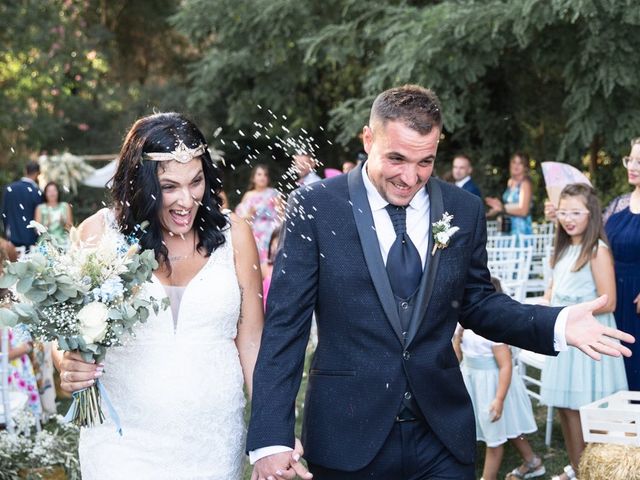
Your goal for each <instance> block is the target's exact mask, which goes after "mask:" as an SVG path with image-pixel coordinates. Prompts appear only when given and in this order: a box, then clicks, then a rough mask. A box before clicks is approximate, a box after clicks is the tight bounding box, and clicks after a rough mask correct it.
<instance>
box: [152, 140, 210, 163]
mask: <svg viewBox="0 0 640 480" xmlns="http://www.w3.org/2000/svg"><path fill="white" fill-rule="evenodd" d="M206 150H207V146H206V145H204V144H203V143H201V144H200V145H198V146H197V147H196V148H189V147H187V146H186V145H185V144H184V142H183V141H182V140H180V143H178V146H177V147H176V149H175V150H173V151H172V152H149V153H143V154H142V157H143V158H145V159H147V160H153V161H155V162H167V161H169V160H175V161H176V162H178V163H189V162H190V161H191V160H193V159H194V158H197V157H199V156H200V155H202V154H203V153H204V152H205V151H206Z"/></svg>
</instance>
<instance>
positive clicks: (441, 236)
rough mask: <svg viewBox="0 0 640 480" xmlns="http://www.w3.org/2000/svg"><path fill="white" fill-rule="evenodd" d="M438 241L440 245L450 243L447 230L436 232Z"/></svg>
mask: <svg viewBox="0 0 640 480" xmlns="http://www.w3.org/2000/svg"><path fill="white" fill-rule="evenodd" d="M436 241H437V242H438V243H439V244H440V245H447V244H448V243H449V235H447V232H440V233H438V234H436Z"/></svg>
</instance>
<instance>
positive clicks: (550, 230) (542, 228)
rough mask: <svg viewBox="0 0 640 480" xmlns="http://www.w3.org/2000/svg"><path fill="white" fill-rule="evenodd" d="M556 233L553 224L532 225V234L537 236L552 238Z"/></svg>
mask: <svg viewBox="0 0 640 480" xmlns="http://www.w3.org/2000/svg"><path fill="white" fill-rule="evenodd" d="M555 231H556V224H555V222H544V223H534V224H533V233H536V234H538V235H548V236H550V237H551V238H553V235H554V234H555Z"/></svg>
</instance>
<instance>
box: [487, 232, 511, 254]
mask: <svg viewBox="0 0 640 480" xmlns="http://www.w3.org/2000/svg"><path fill="white" fill-rule="evenodd" d="M515 245H516V236H515V235H500V234H498V235H489V236H488V237H487V250H488V249H490V248H510V247H514V246H515Z"/></svg>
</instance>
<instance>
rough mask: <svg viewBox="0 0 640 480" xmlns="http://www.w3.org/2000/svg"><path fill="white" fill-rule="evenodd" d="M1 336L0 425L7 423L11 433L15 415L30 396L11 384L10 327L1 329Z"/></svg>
mask: <svg viewBox="0 0 640 480" xmlns="http://www.w3.org/2000/svg"><path fill="white" fill-rule="evenodd" d="M0 337H1V340H0V400H1V401H0V425H5V427H6V429H7V431H8V432H9V433H15V422H14V420H13V417H14V416H15V414H16V413H19V412H21V411H23V410H26V408H27V405H28V401H29V398H28V397H27V395H26V394H25V393H22V392H16V391H13V390H12V389H11V387H10V386H9V329H8V328H2V329H0Z"/></svg>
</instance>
